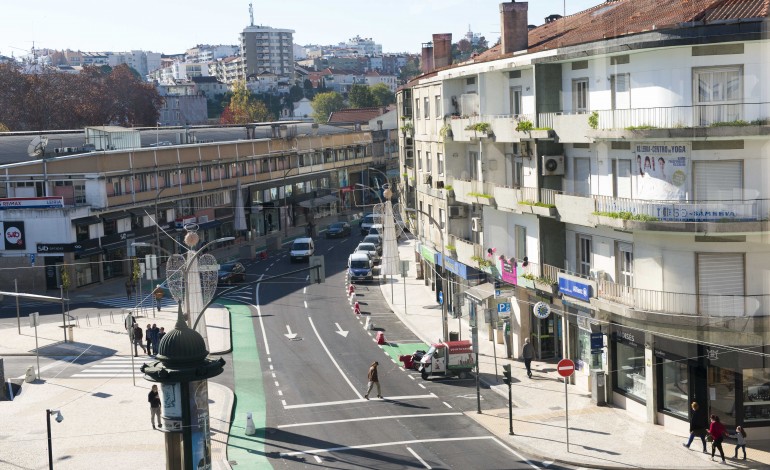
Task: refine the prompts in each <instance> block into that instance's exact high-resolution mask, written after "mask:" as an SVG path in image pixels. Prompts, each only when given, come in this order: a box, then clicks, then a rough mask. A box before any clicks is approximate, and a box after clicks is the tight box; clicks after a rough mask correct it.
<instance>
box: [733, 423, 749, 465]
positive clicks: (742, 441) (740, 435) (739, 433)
mask: <svg viewBox="0 0 770 470" xmlns="http://www.w3.org/2000/svg"><path fill="white" fill-rule="evenodd" d="M735 438H736V439H738V443H737V444H735V457H733V458H734V459H737V458H738V449H743V460H746V431H744V430H743V426H738V427H737V428H735Z"/></svg>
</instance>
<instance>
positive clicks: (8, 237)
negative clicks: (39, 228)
mask: <svg viewBox="0 0 770 470" xmlns="http://www.w3.org/2000/svg"><path fill="white" fill-rule="evenodd" d="M3 243H4V244H5V249H6V250H26V249H27V243H26V234H25V233H24V222H21V221H19V222H5V223H4V224H3Z"/></svg>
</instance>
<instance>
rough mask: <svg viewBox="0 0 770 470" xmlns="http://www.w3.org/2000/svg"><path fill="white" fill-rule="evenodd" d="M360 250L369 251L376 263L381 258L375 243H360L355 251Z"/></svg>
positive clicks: (362, 251)
mask: <svg viewBox="0 0 770 470" xmlns="http://www.w3.org/2000/svg"><path fill="white" fill-rule="evenodd" d="M359 252H361V253H367V254H368V255H369V256H370V257H371V258H372V260H373V261H374V264H377V262H378V260H379V258H380V255H379V254H378V253H377V246H376V245H375V244H374V243H359V244H358V246H357V247H356V249H355V251H354V252H353V253H359Z"/></svg>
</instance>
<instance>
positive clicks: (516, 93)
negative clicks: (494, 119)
mask: <svg viewBox="0 0 770 470" xmlns="http://www.w3.org/2000/svg"><path fill="white" fill-rule="evenodd" d="M510 100H511V102H510V107H511V114H512V115H514V116H518V115H520V114H521V87H520V86H512V87H510Z"/></svg>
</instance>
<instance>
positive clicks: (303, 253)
mask: <svg viewBox="0 0 770 470" xmlns="http://www.w3.org/2000/svg"><path fill="white" fill-rule="evenodd" d="M314 253H315V243H314V242H313V239H312V238H308V237H303V238H297V239H296V240H294V243H292V245H291V251H290V252H289V259H290V260H291V262H292V263H293V262H295V261H310V257H311V256H313V254H314Z"/></svg>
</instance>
